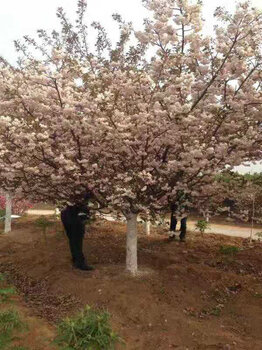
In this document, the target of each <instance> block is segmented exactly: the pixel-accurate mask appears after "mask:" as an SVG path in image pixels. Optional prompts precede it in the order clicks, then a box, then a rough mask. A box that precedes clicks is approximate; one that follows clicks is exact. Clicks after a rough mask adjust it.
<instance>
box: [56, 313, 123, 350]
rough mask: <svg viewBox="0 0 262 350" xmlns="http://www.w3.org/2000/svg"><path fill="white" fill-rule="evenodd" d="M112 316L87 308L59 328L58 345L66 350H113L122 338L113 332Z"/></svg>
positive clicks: (65, 321)
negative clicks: (110, 321)
mask: <svg viewBox="0 0 262 350" xmlns="http://www.w3.org/2000/svg"><path fill="white" fill-rule="evenodd" d="M109 320H110V314H109V313H108V312H105V311H96V310H93V309H92V308H91V307H89V306H87V307H86V308H85V309H84V310H83V311H82V312H81V313H79V314H77V315H76V316H75V317H72V318H66V319H65V320H63V321H62V322H61V323H60V324H59V325H58V327H57V331H58V337H57V338H56V341H55V342H56V343H57V344H59V345H60V346H63V349H64V350H73V349H75V350H113V349H115V345H116V343H117V342H122V340H121V339H120V337H119V336H118V335H117V334H116V333H115V332H113V331H112V329H111V326H110V323H109Z"/></svg>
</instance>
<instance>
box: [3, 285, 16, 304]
mask: <svg viewBox="0 0 262 350" xmlns="http://www.w3.org/2000/svg"><path fill="white" fill-rule="evenodd" d="M15 294H16V290H15V288H12V287H9V288H3V289H0V303H6V302H7V301H9V300H10V297H11V296H12V295H15Z"/></svg>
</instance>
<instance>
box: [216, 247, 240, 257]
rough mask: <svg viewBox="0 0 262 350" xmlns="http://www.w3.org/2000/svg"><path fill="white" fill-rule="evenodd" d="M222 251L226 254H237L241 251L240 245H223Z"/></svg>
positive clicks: (220, 249)
mask: <svg viewBox="0 0 262 350" xmlns="http://www.w3.org/2000/svg"><path fill="white" fill-rule="evenodd" d="M219 251H220V253H222V254H225V255H235V254H236V253H238V252H239V251H240V249H239V248H238V247H235V246H223V245H222V246H221V247H220V248H219Z"/></svg>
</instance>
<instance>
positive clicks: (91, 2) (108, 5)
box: [0, 0, 262, 172]
mask: <svg viewBox="0 0 262 350" xmlns="http://www.w3.org/2000/svg"><path fill="white" fill-rule="evenodd" d="M76 3H77V0H0V9H1V10H0V55H2V56H4V57H5V58H6V59H7V60H9V61H11V62H12V63H14V62H15V61H16V53H15V50H14V45H13V41H14V40H15V39H19V38H21V37H22V36H23V35H33V34H34V33H35V32H36V30H37V29H40V28H43V29H46V30H48V29H50V30H51V29H54V28H56V27H57V23H58V21H57V18H56V9H57V7H59V6H62V7H63V8H64V9H65V10H66V12H67V14H68V15H69V17H70V18H72V17H74V15H75V10H76ZM141 3H142V1H141V0H88V11H87V12H88V15H87V18H88V22H90V23H91V22H93V21H100V22H101V23H102V25H104V26H105V28H106V29H107V31H108V33H110V38H112V39H113V40H114V37H115V35H116V24H114V23H113V20H112V18H111V15H112V13H115V12H118V13H120V14H121V15H122V16H123V18H124V19H125V20H127V21H132V22H133V23H134V26H135V28H139V27H140V26H141V25H142V22H143V18H145V17H146V16H147V11H146V10H145V9H144V8H143V6H142V4H141ZM252 3H253V5H254V6H257V7H259V8H261V9H262V0H252ZM203 4H204V6H203V17H204V19H205V20H206V22H205V26H206V31H208V32H210V33H211V31H212V28H213V24H214V22H213V12H214V10H215V9H216V7H218V6H225V7H226V8H227V9H228V10H233V9H234V5H235V1H234V0H203ZM239 170H241V171H243V170H245V169H244V168H243V167H241V168H240V169H239ZM247 171H251V172H253V171H262V165H258V166H254V165H252V166H251V167H250V168H247Z"/></svg>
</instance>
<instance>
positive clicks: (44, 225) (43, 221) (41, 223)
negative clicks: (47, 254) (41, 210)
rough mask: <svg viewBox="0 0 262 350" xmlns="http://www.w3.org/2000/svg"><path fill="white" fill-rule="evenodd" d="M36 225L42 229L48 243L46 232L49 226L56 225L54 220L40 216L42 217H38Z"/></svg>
mask: <svg viewBox="0 0 262 350" xmlns="http://www.w3.org/2000/svg"><path fill="white" fill-rule="evenodd" d="M35 225H36V226H37V227H40V228H41V229H42V233H43V237H44V241H45V243H47V238H46V232H47V229H48V227H51V226H53V225H54V222H53V221H50V220H48V219H47V218H46V217H45V216H40V218H38V219H36V221H35Z"/></svg>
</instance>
